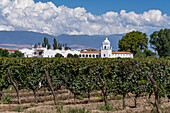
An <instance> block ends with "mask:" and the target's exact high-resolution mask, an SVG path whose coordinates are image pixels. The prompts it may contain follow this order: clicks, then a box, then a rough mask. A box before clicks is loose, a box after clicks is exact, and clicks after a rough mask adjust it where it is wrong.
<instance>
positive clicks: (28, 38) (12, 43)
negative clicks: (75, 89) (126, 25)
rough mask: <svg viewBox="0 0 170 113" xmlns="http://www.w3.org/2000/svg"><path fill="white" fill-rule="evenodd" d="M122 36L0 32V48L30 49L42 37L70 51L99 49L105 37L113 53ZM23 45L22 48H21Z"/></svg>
mask: <svg viewBox="0 0 170 113" xmlns="http://www.w3.org/2000/svg"><path fill="white" fill-rule="evenodd" d="M122 36H124V34H112V35H67V34H62V35H59V36H53V35H49V34H45V33H38V32H32V31H0V47H8V48H17V46H18V48H23V47H31V45H34V44H35V43H38V42H40V43H42V42H43V39H44V37H47V38H48V39H49V43H50V44H52V43H53V38H56V39H57V41H58V43H66V44H68V46H69V47H71V48H72V49H85V48H96V49H100V47H101V46H102V42H103V41H104V40H105V38H106V37H108V39H109V40H110V42H111V46H112V48H113V50H114V51H117V50H118V41H119V40H120V39H121V38H122ZM22 45H23V47H22Z"/></svg>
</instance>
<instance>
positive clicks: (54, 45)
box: [53, 38, 57, 50]
mask: <svg viewBox="0 0 170 113" xmlns="http://www.w3.org/2000/svg"><path fill="white" fill-rule="evenodd" d="M53 42H54V44H53V49H54V50H55V49H57V40H56V38H54V40H53Z"/></svg>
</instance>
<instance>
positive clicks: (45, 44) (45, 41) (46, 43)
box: [42, 37, 49, 47]
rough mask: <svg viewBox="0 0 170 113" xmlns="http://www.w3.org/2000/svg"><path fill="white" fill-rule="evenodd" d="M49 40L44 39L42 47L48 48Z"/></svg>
mask: <svg viewBox="0 0 170 113" xmlns="http://www.w3.org/2000/svg"><path fill="white" fill-rule="evenodd" d="M48 43H49V42H48V38H46V37H44V42H43V43H42V47H46V46H47V45H48Z"/></svg>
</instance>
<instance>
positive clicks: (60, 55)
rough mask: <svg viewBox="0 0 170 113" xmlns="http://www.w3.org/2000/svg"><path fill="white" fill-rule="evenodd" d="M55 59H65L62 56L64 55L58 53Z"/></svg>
mask: <svg viewBox="0 0 170 113" xmlns="http://www.w3.org/2000/svg"><path fill="white" fill-rule="evenodd" d="M55 57H57V58H61V57H63V56H62V54H60V53H57V54H56V55H55Z"/></svg>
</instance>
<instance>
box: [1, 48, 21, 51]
mask: <svg viewBox="0 0 170 113" xmlns="http://www.w3.org/2000/svg"><path fill="white" fill-rule="evenodd" d="M0 49H3V50H7V51H19V50H18V49H8V48H0Z"/></svg>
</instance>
